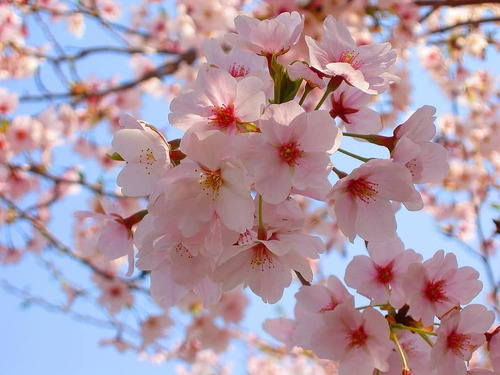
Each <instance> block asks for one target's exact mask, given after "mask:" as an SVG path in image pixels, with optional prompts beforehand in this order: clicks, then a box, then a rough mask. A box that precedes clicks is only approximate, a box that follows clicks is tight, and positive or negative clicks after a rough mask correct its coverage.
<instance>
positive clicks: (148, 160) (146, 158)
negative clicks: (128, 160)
mask: <svg viewBox="0 0 500 375" xmlns="http://www.w3.org/2000/svg"><path fill="white" fill-rule="evenodd" d="M155 161H156V158H155V156H154V154H153V150H151V148H149V147H148V148H146V149H144V148H143V149H142V150H141V153H140V154H139V164H143V165H144V168H146V172H147V174H151V170H152V169H153V164H154V163H155Z"/></svg>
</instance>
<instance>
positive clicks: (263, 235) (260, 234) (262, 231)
mask: <svg viewBox="0 0 500 375" xmlns="http://www.w3.org/2000/svg"><path fill="white" fill-rule="evenodd" d="M266 237H267V236H266V229H265V228H264V219H263V217H262V195H261V194H259V229H258V231H257V238H258V239H259V240H266V239H267V238H266Z"/></svg>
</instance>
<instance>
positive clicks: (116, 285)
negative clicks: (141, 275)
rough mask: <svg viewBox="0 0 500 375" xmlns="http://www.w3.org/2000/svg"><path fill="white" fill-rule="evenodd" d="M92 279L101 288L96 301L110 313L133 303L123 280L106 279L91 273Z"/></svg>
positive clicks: (132, 297) (114, 312)
mask: <svg viewBox="0 0 500 375" xmlns="http://www.w3.org/2000/svg"><path fill="white" fill-rule="evenodd" d="M93 280H94V282H95V283H96V284H97V286H98V287H99V289H101V295H100V296H99V298H98V300H97V302H99V303H100V304H101V305H103V306H105V307H106V308H107V309H108V311H109V312H110V313H111V314H116V313H117V312H119V311H120V310H121V309H123V308H124V307H126V306H132V305H133V304H134V295H133V294H132V293H131V292H130V289H129V286H128V284H127V283H126V282H124V281H123V280H119V279H106V278H105V277H102V276H100V275H97V274H95V275H93Z"/></svg>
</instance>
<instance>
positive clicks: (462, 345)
mask: <svg viewBox="0 0 500 375" xmlns="http://www.w3.org/2000/svg"><path fill="white" fill-rule="evenodd" d="M494 321H495V314H494V313H493V311H488V310H487V309H486V307H484V306H482V305H468V306H466V307H465V308H464V309H463V310H454V311H452V312H450V313H449V314H447V315H446V316H444V317H443V319H441V324H440V325H439V328H438V330H437V335H438V336H437V340H436V342H435V344H434V346H433V348H432V352H431V366H432V367H435V368H436V369H437V371H438V373H440V374H444V373H450V374H454V375H465V374H466V373H467V368H466V366H465V362H466V361H469V360H470V359H471V357H472V353H473V352H474V350H476V349H477V348H478V347H480V346H481V345H483V344H484V342H485V340H486V338H485V335H484V333H485V332H486V331H487V330H488V329H489V328H490V327H491V325H492V324H493V322H494Z"/></svg>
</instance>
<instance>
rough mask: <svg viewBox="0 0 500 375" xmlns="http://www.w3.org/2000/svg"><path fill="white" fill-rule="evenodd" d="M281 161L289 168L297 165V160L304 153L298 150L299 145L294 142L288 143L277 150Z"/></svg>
mask: <svg viewBox="0 0 500 375" xmlns="http://www.w3.org/2000/svg"><path fill="white" fill-rule="evenodd" d="M278 152H279V155H280V158H281V160H283V161H284V162H285V163H287V164H288V165H289V166H294V165H295V164H298V159H300V158H301V157H302V155H303V154H304V151H303V150H301V149H300V148H299V145H298V144H297V143H295V142H289V143H286V144H284V145H281V147H279V149H278Z"/></svg>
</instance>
